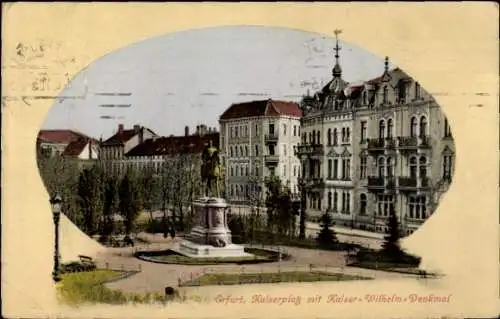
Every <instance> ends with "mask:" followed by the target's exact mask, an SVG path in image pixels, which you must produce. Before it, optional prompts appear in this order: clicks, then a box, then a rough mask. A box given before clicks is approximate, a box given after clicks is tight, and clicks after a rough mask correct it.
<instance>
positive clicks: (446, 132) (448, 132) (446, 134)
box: [444, 117, 451, 137]
mask: <svg viewBox="0 0 500 319" xmlns="http://www.w3.org/2000/svg"><path fill="white" fill-rule="evenodd" d="M444 137H451V128H450V123H448V119H447V118H446V117H445V118H444Z"/></svg>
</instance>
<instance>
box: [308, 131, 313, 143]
mask: <svg viewBox="0 0 500 319" xmlns="http://www.w3.org/2000/svg"><path fill="white" fill-rule="evenodd" d="M312 142H313V138H312V134H311V132H309V144H312Z"/></svg>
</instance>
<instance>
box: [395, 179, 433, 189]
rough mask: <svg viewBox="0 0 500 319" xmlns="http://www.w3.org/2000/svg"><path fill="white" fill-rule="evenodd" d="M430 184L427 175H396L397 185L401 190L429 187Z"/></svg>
mask: <svg viewBox="0 0 500 319" xmlns="http://www.w3.org/2000/svg"><path fill="white" fill-rule="evenodd" d="M430 186H431V182H430V179H429V178H428V177H398V187H399V188H400V189H402V190H404V189H411V190H416V189H421V188H429V187H430Z"/></svg>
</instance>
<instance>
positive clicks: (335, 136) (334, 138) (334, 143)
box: [333, 128, 338, 145]
mask: <svg viewBox="0 0 500 319" xmlns="http://www.w3.org/2000/svg"><path fill="white" fill-rule="evenodd" d="M337 135H338V134H337V129H336V128H334V129H333V145H337V144H338V136H337Z"/></svg>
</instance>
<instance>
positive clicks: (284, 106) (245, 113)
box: [220, 99, 302, 120]
mask: <svg viewBox="0 0 500 319" xmlns="http://www.w3.org/2000/svg"><path fill="white" fill-rule="evenodd" d="M283 115H284V116H294V117H301V116H302V110H301V109H300V108H299V105H298V104H297V103H295V102H287V101H275V100H271V99H269V100H260V101H250V102H243V103H237V104H233V105H231V106H230V107H229V108H228V109H227V110H226V111H225V112H224V113H222V115H221V116H220V119H221V120H228V119H237V118H244V117H259V116H283Z"/></svg>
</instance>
